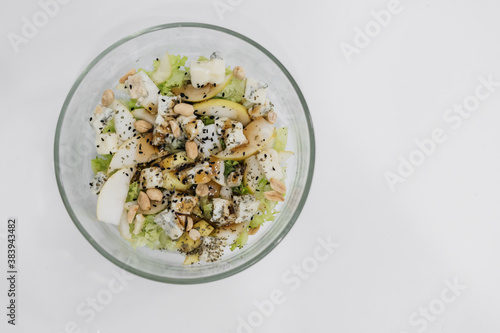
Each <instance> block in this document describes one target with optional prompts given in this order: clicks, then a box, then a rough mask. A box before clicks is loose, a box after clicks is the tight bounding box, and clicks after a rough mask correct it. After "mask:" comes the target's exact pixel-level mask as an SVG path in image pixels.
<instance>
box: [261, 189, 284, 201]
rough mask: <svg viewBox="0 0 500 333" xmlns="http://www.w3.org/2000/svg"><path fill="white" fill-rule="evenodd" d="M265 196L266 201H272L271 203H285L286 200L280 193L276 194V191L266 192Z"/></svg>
mask: <svg viewBox="0 0 500 333" xmlns="http://www.w3.org/2000/svg"><path fill="white" fill-rule="evenodd" d="M264 196H265V197H266V199H268V200H271V201H285V198H283V195H282V194H281V193H279V192H276V191H268V192H264Z"/></svg>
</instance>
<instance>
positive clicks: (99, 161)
mask: <svg viewBox="0 0 500 333" xmlns="http://www.w3.org/2000/svg"><path fill="white" fill-rule="evenodd" d="M111 158H113V155H111V154H110V155H103V156H102V157H99V156H96V158H94V159H93V160H90V165H91V166H92V171H94V175H96V174H97V173H98V172H104V173H108V167H109V163H111Z"/></svg>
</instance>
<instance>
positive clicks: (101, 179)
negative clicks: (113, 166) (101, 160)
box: [89, 171, 108, 194]
mask: <svg viewBox="0 0 500 333" xmlns="http://www.w3.org/2000/svg"><path fill="white" fill-rule="evenodd" d="M106 180H108V176H107V175H106V174H105V173H104V172H102V171H99V172H98V173H96V175H95V176H94V179H92V181H91V182H90V184H89V185H90V190H91V191H92V192H93V193H94V194H99V192H101V188H102V186H103V185H104V183H105V182H106Z"/></svg>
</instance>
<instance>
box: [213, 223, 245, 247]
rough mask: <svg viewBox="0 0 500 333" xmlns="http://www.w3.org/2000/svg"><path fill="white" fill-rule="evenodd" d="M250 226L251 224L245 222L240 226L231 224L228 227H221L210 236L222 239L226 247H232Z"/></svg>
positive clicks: (239, 224)
mask: <svg viewBox="0 0 500 333" xmlns="http://www.w3.org/2000/svg"><path fill="white" fill-rule="evenodd" d="M249 225H250V222H243V223H238V224H230V225H227V226H223V227H219V228H217V229H215V231H214V232H213V233H212V234H210V236H213V237H217V238H221V239H222V240H224V242H225V243H226V245H231V244H233V243H234V241H235V240H236V238H238V236H239V235H240V234H241V232H242V231H243V230H246V228H247V227H248V226H249Z"/></svg>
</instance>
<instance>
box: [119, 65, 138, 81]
mask: <svg viewBox="0 0 500 333" xmlns="http://www.w3.org/2000/svg"><path fill="white" fill-rule="evenodd" d="M135 74H136V71H135V68H132V69H131V70H129V71H128V72H127V74H125V75H123V76H122V77H121V78H120V80H118V82H120V83H125V81H127V79H128V77H129V76H131V75H135Z"/></svg>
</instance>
